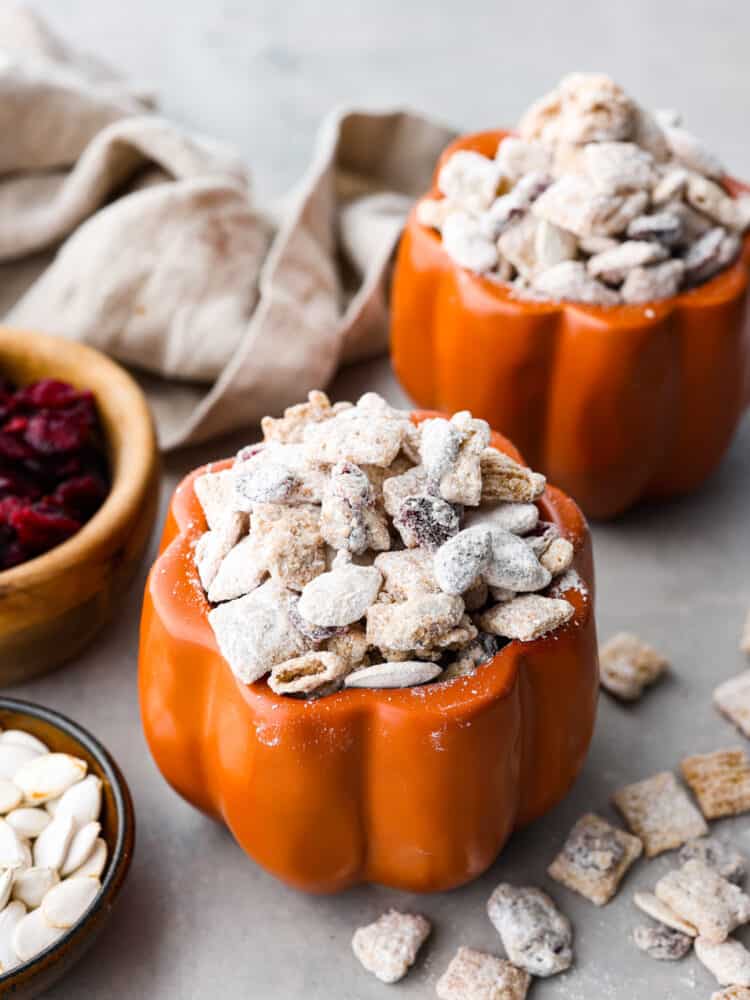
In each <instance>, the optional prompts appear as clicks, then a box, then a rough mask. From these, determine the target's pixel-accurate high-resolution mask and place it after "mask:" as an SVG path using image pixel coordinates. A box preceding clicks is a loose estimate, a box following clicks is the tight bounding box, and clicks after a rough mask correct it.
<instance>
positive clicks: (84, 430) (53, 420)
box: [26, 412, 88, 455]
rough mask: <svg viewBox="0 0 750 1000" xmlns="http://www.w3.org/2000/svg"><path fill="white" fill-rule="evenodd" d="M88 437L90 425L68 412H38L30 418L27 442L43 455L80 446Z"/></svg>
mask: <svg viewBox="0 0 750 1000" xmlns="http://www.w3.org/2000/svg"><path fill="white" fill-rule="evenodd" d="M87 437H88V427H86V426H85V425H84V424H82V423H81V422H80V421H79V420H76V419H71V418H70V416H69V415H68V414H67V413H44V412H42V413H36V414H34V416H33V417H31V419H30V420H29V426H28V428H27V430H26V442H27V443H28V444H30V445H31V447H32V448H35V449H36V451H40V452H41V453H42V454H43V455H57V454H59V453H60V452H66V451H73V450H74V449H76V448H80V447H81V446H82V445H83V444H85V442H86V438H87Z"/></svg>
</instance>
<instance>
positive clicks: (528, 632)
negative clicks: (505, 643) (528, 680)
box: [479, 594, 575, 642]
mask: <svg viewBox="0 0 750 1000" xmlns="http://www.w3.org/2000/svg"><path fill="white" fill-rule="evenodd" d="M574 614H575V608H574V607H573V605H572V604H570V603H569V602H568V601H566V600H563V599H560V598H554V597H542V596H541V595H539V594H523V595H522V596H521V597H514V598H512V599H511V600H510V601H506V602H505V603H504V604H496V605H495V607H494V608H490V609H489V610H488V611H485V612H484V613H483V614H481V615H480V616H479V627H480V628H482V629H484V631H485V632H491V633H492V634H493V635H501V636H505V638H507V639H520V641H521V642H531V641H532V640H533V639H540V638H541V637H542V636H543V635H546V634H547V633H548V632H552V631H554V629H556V628H559V627H560V626H561V625H564V624H565V623H566V622H568V621H570V619H571V618H572V617H573V615H574Z"/></svg>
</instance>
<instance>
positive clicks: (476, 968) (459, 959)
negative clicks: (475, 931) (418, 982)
mask: <svg viewBox="0 0 750 1000" xmlns="http://www.w3.org/2000/svg"><path fill="white" fill-rule="evenodd" d="M530 984H531V976H530V975H529V974H528V972H525V971H523V970H522V969H517V968H516V967H515V965H511V963H510V962H506V961H505V960H504V959H502V958H496V957H495V956H494V955H488V954H487V953H486V952H483V951H475V950H474V949H473V948H463V947H461V948H459V949H458V951H457V952H456V954H455V955H454V957H453V959H452V961H451V963H450V965H449V966H448V968H447V969H446V970H445V972H444V973H443V975H442V976H441V977H440V979H439V980H438V982H437V985H436V987H435V990H436V992H437V995H438V997H439V998H440V1000H524V998H525V996H526V993H527V992H528V989H529V985H530Z"/></svg>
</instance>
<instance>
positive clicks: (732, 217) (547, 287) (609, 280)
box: [417, 73, 750, 306]
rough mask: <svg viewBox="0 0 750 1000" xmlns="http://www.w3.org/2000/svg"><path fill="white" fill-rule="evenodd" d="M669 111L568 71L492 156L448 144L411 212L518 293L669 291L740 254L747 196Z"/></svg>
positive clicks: (463, 261) (609, 301)
mask: <svg viewBox="0 0 750 1000" xmlns="http://www.w3.org/2000/svg"><path fill="white" fill-rule="evenodd" d="M724 177H725V171H724V168H723V167H722V165H721V163H720V162H719V161H718V160H717V159H716V157H715V156H714V155H713V154H712V153H711V152H710V151H709V150H707V149H706V148H705V147H704V146H703V145H702V144H701V142H700V141H699V140H698V139H696V138H695V137H694V136H693V135H691V133H690V132H687V131H686V130H685V129H684V128H683V127H682V124H681V119H680V115H679V114H677V113H676V112H674V111H656V112H655V113H654V114H651V113H650V112H649V111H646V110H645V109H644V108H641V107H639V106H638V105H637V104H636V103H635V101H634V100H632V98H630V97H628V95H627V94H626V93H625V92H624V91H623V90H622V89H621V88H620V87H619V86H618V85H617V84H616V83H615V82H614V81H613V80H611V79H610V78H609V77H608V76H603V75H600V74H595V73H573V74H570V75H569V76H566V77H564V78H563V79H562V80H561V81H560V83H559V85H558V86H557V87H556V88H555V90H553V91H552V92H551V93H549V94H547V95H546V96H545V97H542V98H541V100H539V101H537V102H536V103H535V104H533V105H532V106H531V107H530V108H529V109H528V111H527V112H526V113H525V114H524V115H523V117H522V118H521V121H520V124H519V127H518V135H517V136H515V135H514V136H508V137H506V138H505V139H503V140H502V141H501V142H500V144H499V146H498V149H497V153H496V155H495V158H494V159H489V158H488V157H486V156H482V155H481V154H480V153H477V152H473V151H471V150H459V151H457V152H455V153H454V154H453V155H452V156H451V157H450V158H449V159H448V160H447V161H446V163H445V164H444V165H443V167H442V168H441V170H440V173H439V176H438V187H439V189H440V192H441V194H442V195H443V197H442V198H440V199H431V198H425V199H423V200H422V201H421V202H420V203H419V205H418V206H417V218H418V220H419V221H420V222H421V223H422V224H423V225H425V226H429V227H431V228H434V229H437V230H438V231H439V232H440V233H441V236H442V241H443V245H444V247H445V249H446V251H447V252H448V254H449V255H450V256H451V257H452V258H453V260H454V261H455V262H456V263H457V264H458V265H460V266H461V267H465V268H469V269H470V270H472V271H476V272H478V273H480V274H483V275H485V276H486V277H488V278H491V279H493V280H495V281H499V282H507V283H509V284H510V286H511V287H512V289H513V291H514V293H515V294H516V295H517V296H518V297H519V298H526V299H541V300H544V299H551V300H563V299H567V300H571V301H574V302H585V303H590V304H594V305H604V306H608V305H618V304H623V303H624V304H636V303H643V302H650V301H655V300H657V299H665V298H669V297H670V296H672V295H676V294H677V293H678V292H680V291H682V290H685V289H689V288H692V287H694V286H696V285H700V284H701V283H702V282H704V281H707V280H708V279H709V278H712V277H713V276H714V275H715V274H717V273H718V272H719V271H721V270H722V269H723V268H725V267H727V266H728V265H729V264H731V263H732V262H733V261H734V260H735V258H736V257H737V256H738V255H739V253H740V250H741V247H742V241H741V237H740V234H741V233H743V232H745V230H746V229H747V228H748V227H749V226H750V195H747V194H743V195H741V196H739V197H733V196H732V194H731V193H730V192H729V191H728V190H727V189H726V187H725V186H724V184H723V179H724Z"/></svg>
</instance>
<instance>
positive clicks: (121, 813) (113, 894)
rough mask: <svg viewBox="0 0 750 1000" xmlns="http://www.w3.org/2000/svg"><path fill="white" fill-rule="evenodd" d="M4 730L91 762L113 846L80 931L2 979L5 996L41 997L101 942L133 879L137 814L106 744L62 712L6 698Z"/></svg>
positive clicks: (0, 991)
mask: <svg viewBox="0 0 750 1000" xmlns="http://www.w3.org/2000/svg"><path fill="white" fill-rule="evenodd" d="M0 728H2V729H23V730H25V731H26V732H28V733H31V734H33V735H34V736H36V737H38V739H40V740H42V741H43V742H44V743H46V744H47V746H48V747H49V748H50V750H52V751H54V752H59V753H68V754H73V755H74V756H75V757H80V758H81V759H82V760H85V761H86V763H87V764H88V766H89V772H88V773H89V774H95V775H96V776H97V777H98V778H100V779H101V782H102V811H101V815H100V817H99V822H100V823H101V825H102V829H101V833H100V836H101V837H102V838H103V840H104V841H105V842H106V844H107V863H106V865H105V868H104V871H103V872H102V876H101V882H102V887H101V890H100V892H99V894H98V895H97V897H96V899H95V900H94V902H93V903H92V904H91V906H90V907H89V909H88V910H87V911H86V913H85V914H84V915H83V917H81V919H80V920H79V921H78V923H77V924H75V926H73V927H71V928H70V930H69V931H66V933H65V934H63V936H62V937H60V938H58V939H57V941H55V942H54V944H52V945H50V947H49V948H46V949H45V950H44V951H42V952H40V953H39V954H38V955H37V956H36V957H35V958H33V959H31V961H29V962H25V963H24V964H23V965H17V966H16V967H15V968H14V969H11V971H10V972H7V973H5V975H0V997H5V996H13V997H14V998H24V1000H28V998H31V997H37V996H39V995H40V994H41V993H43V992H44V990H47V989H49V988H50V986H52V984H53V983H55V982H57V980H58V979H60V978H62V976H64V975H65V974H66V972H68V970H69V969H70V968H72V966H73V965H74V964H75V963H76V962H77V961H78V960H79V959H80V958H82V956H83V955H84V953H85V952H86V951H87V950H88V949H89V947H90V946H91V945H92V944H93V943H94V941H95V940H96V938H97V936H98V934H99V932H100V931H101V930H102V928H103V927H104V924H105V922H106V920H107V918H108V917H109V915H110V913H111V912H112V908H113V906H114V904H115V901H116V899H117V897H118V895H119V893H120V890H121V888H122V885H123V883H124V881H125V878H126V876H127V874H128V869H129V868H130V862H131V860H132V857H133V848H134V844H135V814H134V811H133V802H132V799H131V797H130V791H129V789H128V786H127V783H126V781H125V778H124V777H123V775H122V773H121V771H120V769H119V768H118V766H117V764H115V762H114V760H113V759H112V757H111V756H110V754H109V753H108V751H107V750H105V748H104V747H103V746H102V744H101V743H100V742H99V741H98V740H97V739H95V738H94V737H93V736H92V735H91V734H90V733H88V732H86V730H85V729H82V728H81V726H79V725H77V723H75V722H72V721H71V720H70V719H68V718H66V716H64V715H60V713H59V712H54V711H52V710H51V709H48V708H43V707H42V706H41V705H33V704H31V703H30V702H26V701H18V700H17V699H15V698H3V697H0Z"/></svg>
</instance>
